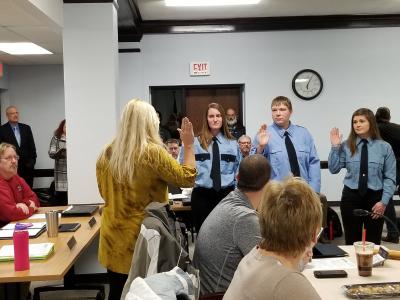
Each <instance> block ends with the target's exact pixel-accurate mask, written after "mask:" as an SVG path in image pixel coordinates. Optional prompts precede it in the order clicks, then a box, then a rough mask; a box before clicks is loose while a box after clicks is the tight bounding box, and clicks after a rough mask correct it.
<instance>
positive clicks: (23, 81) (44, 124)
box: [1, 65, 65, 187]
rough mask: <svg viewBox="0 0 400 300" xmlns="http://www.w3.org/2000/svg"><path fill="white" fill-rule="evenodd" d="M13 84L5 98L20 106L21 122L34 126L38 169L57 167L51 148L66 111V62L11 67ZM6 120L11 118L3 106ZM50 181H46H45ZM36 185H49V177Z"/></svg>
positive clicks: (10, 85)
mask: <svg viewBox="0 0 400 300" xmlns="http://www.w3.org/2000/svg"><path fill="white" fill-rule="evenodd" d="M8 74H9V86H8V88H9V89H8V90H7V91H5V93H4V97H5V98H7V99H8V102H9V105H15V106H17V108H18V110H19V114H20V122H22V123H26V124H28V125H30V126H31V128H32V132H33V137H34V139H35V144H36V151H37V155H38V158H37V161H36V166H35V167H36V168H53V167H54V160H52V159H50V158H49V156H48V154H47V151H48V150H49V144H50V140H51V137H52V136H53V132H54V130H55V129H56V128H57V126H58V124H59V123H60V122H61V120H62V119H64V118H65V113H64V78H63V67H62V65H43V66H9V67H8ZM1 114H2V115H1V116H2V121H3V123H4V122H5V121H6V120H7V119H6V117H5V110H4V107H2V112H1ZM43 182H46V183H43ZM35 186H44V187H48V180H45V179H44V181H43V180H38V179H35Z"/></svg>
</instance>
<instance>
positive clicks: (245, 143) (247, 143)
mask: <svg viewBox="0 0 400 300" xmlns="http://www.w3.org/2000/svg"><path fill="white" fill-rule="evenodd" d="M239 144H242V145H250V144H251V142H239Z"/></svg>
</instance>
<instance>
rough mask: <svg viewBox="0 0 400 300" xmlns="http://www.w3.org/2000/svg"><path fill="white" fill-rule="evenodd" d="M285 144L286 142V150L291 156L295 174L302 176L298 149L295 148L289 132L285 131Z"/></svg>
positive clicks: (290, 159)
mask: <svg viewBox="0 0 400 300" xmlns="http://www.w3.org/2000/svg"><path fill="white" fill-rule="evenodd" d="M285 144H286V151H287V154H288V157H289V163H290V170H291V171H292V174H293V176H295V177H299V176H300V167H299V162H298V161H297V155H296V150H295V149H294V146H293V143H292V140H291V139H290V137H289V133H288V132H287V131H286V132H285Z"/></svg>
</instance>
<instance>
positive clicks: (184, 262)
mask: <svg viewBox="0 0 400 300" xmlns="http://www.w3.org/2000/svg"><path fill="white" fill-rule="evenodd" d="M145 210H146V217H145V218H144V219H143V222H142V225H141V230H140V234H139V236H138V239H137V241H136V244H135V250H134V253H133V257H132V264H131V269H130V271H129V274H128V279H127V281H126V283H125V286H124V290H123V292H122V297H121V299H124V298H125V295H126V293H127V292H128V291H129V287H130V285H131V283H132V281H133V280H134V279H135V278H137V277H141V278H146V277H147V276H150V275H153V274H156V273H161V272H167V271H169V270H171V269H173V268H174V267H175V266H179V267H180V268H181V269H182V270H184V271H186V270H187V267H188V264H190V259H189V253H187V251H186V239H185V238H184V236H183V234H182V232H181V228H180V225H179V223H178V222H177V221H176V217H175V215H174V213H173V212H172V211H171V210H170V209H169V205H168V204H166V203H158V202H152V203H150V204H149V205H148V206H147V207H146V209H145Z"/></svg>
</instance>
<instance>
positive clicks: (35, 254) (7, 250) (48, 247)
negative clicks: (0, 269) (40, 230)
mask: <svg viewBox="0 0 400 300" xmlns="http://www.w3.org/2000/svg"><path fill="white" fill-rule="evenodd" d="M53 252H54V243H38V244H29V259H30V260H41V259H47V258H48V257H49V256H50V255H51V254H53ZM13 260H14V245H5V246H3V247H1V249H0V261H13Z"/></svg>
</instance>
